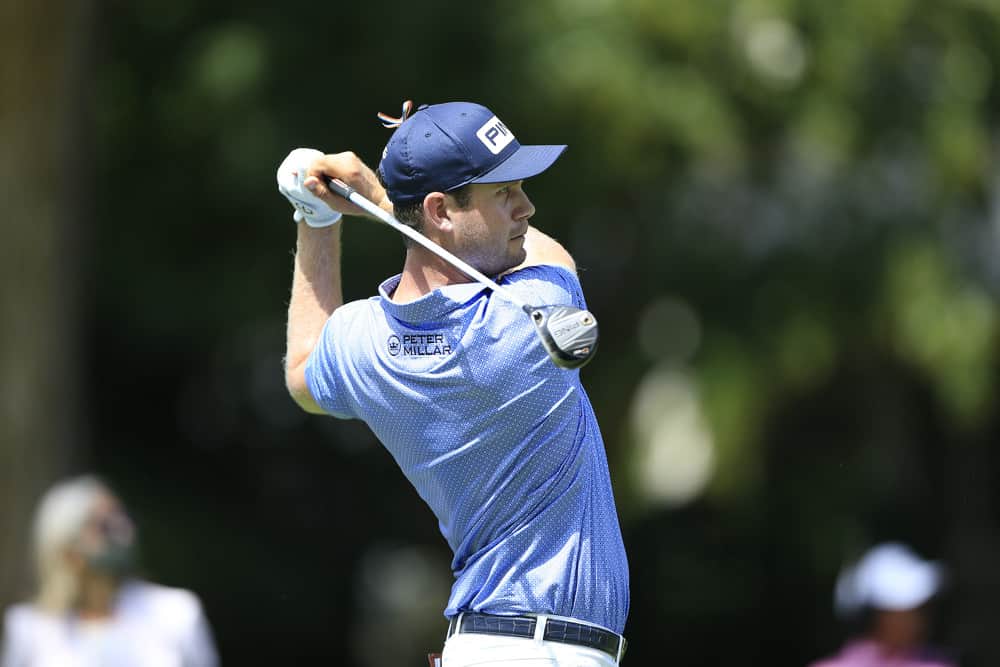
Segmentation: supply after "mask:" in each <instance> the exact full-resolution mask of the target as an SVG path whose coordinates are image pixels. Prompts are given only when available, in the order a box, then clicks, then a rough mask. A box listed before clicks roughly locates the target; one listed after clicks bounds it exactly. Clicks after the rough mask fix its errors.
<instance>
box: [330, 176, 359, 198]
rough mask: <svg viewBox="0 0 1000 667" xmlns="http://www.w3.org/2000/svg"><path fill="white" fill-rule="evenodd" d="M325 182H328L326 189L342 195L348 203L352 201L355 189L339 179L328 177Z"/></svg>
mask: <svg viewBox="0 0 1000 667" xmlns="http://www.w3.org/2000/svg"><path fill="white" fill-rule="evenodd" d="M323 180H324V181H326V187H328V188H330V190H332V191H333V192H334V193H335V194H338V195H340V196H341V197H343V198H344V199H346V200H348V201H350V200H351V193H352V192H354V188H352V187H351V186H350V185H348V184H347V183H344V182H343V181H342V180H340V179H339V178H330V177H326V178H324V179H323Z"/></svg>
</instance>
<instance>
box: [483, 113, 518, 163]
mask: <svg viewBox="0 0 1000 667" xmlns="http://www.w3.org/2000/svg"><path fill="white" fill-rule="evenodd" d="M476 137H478V138H479V140H480V141H481V142H483V145H484V146H486V148H488V149H489V150H490V152H491V153H493V154H494V155H497V154H498V153H499V152H500V151H502V150H503V149H504V148H506V147H507V144H509V143H510V142H512V141H514V133H513V132H511V131H510V130H508V129H507V126H506V125H504V124H503V123H502V122H501V121H500V119H499V118H497V117H496V116H493V118H490V119H489V120H488V121H486V123H485V124H483V126H482V127H481V128H479V129H478V130H476Z"/></svg>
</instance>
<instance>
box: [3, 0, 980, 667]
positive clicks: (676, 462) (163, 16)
mask: <svg viewBox="0 0 1000 667" xmlns="http://www.w3.org/2000/svg"><path fill="white" fill-rule="evenodd" d="M0 38H2V39H0V54H2V55H3V58H2V60H3V62H2V64H0V72H2V77H3V78H2V82H3V85H2V87H0V90H2V93H0V136H2V142H0V183H2V184H3V190H2V192H3V193H4V194H3V197H2V202H0V206H2V208H0V210H2V215H3V217H2V231H3V234H2V239H3V240H2V241H0V297H2V301H0V322H2V326H0V335H2V338H0V411H2V412H0V604H3V605H6V604H8V603H10V602H11V601H13V600H16V599H19V598H21V597H23V596H24V595H25V594H27V593H28V592H30V586H29V583H28V580H27V579H26V577H25V571H26V570H25V567H26V563H25V557H26V553H25V545H26V542H25V540H26V535H27V532H26V531H27V521H28V517H29V516H30V512H31V510H32V507H33V505H34V502H35V501H36V500H37V498H38V496H39V494H40V493H41V491H42V490H43V489H44V488H45V487H46V486H47V485H48V484H49V483H50V482H52V481H53V480H54V479H57V478H59V477H61V476H63V475H66V474H71V473H75V472H80V471H86V470H93V471H96V472H98V473H99V474H101V475H103V476H104V477H105V478H106V479H107V480H108V481H109V483H110V484H111V485H112V486H113V487H114V488H116V489H117V490H118V491H119V493H120V494H121V495H122V497H123V499H124V500H125V502H126V504H127V505H128V506H129V508H130V509H131V511H132V513H133V514H134V515H135V517H136V519H137V521H138V523H139V526H140V537H141V542H142V554H143V561H144V564H145V571H146V573H147V574H148V575H149V576H150V577H151V578H153V579H155V580H157V581H160V582H163V583H167V584H171V585H177V586H183V587H187V588H190V589H192V590H194V591H196V592H197V593H198V594H199V595H200V596H201V598H202V601H203V602H204V605H205V607H206V610H207V613H208V615H209V618H210V620H211V622H212V625H213V628H214V631H215V634H216V639H217V641H218V644H219V648H220V651H221V654H222V657H223V662H224V663H225V664H227V665H250V664H317V663H319V662H320V661H322V662H325V663H331V664H332V663H334V662H335V661H338V660H339V662H337V664H349V665H359V666H372V667H382V666H389V665H393V666H396V665H414V666H416V665H421V664H426V662H425V659H424V657H423V654H425V653H426V652H427V651H429V650H433V649H438V648H440V645H441V642H442V640H443V632H444V629H445V621H444V619H443V618H442V617H441V615H440V610H441V609H442V608H443V606H444V603H445V601H446V598H447V592H448V587H449V582H450V573H449V572H448V569H447V566H448V562H449V553H448V550H447V546H446V545H445V543H444V541H443V540H442V539H441V538H440V536H439V535H438V533H437V527H436V522H435V521H434V519H433V517H432V515H431V514H430V512H429V511H428V510H427V509H426V508H425V507H424V506H423V505H422V504H421V503H420V501H419V498H418V497H417V495H416V494H415V493H414V492H413V490H412V489H411V488H410V487H409V486H408V484H407V483H406V481H405V480H404V479H403V477H402V476H401V475H400V474H399V473H398V471H397V470H396V469H395V466H394V464H393V462H392V459H391V458H390V457H389V456H388V455H387V454H386V453H385V452H384V451H383V450H382V449H381V448H380V446H379V445H378V443H377V442H376V441H375V440H374V439H373V437H372V435H371V434H370V432H369V431H368V430H367V428H366V427H365V426H364V425H363V424H359V423H357V422H338V421H335V420H333V419H329V418H319V417H307V416H306V415H304V414H302V413H299V412H298V411H297V410H296V408H295V407H294V405H293V403H292V402H291V400H290V399H289V398H288V397H287V395H286V394H285V392H284V386H283V378H282V373H281V357H282V354H283V348H284V319H285V307H286V305H287V298H288V290H289V284H290V277H291V266H292V258H291V251H292V249H293V247H294V235H295V231H294V227H293V223H292V221H291V210H290V207H289V206H288V204H287V202H285V201H284V199H283V198H281V197H280V196H279V194H278V193H277V191H276V186H275V180H274V173H275V170H276V168H277V165H278V163H279V162H280V161H281V159H282V158H283V157H284V155H285V154H286V153H287V152H288V151H289V150H290V149H292V148H294V147H297V146H310V147H316V148H320V149H323V150H325V151H328V152H335V151H340V150H348V149H349V150H353V151H355V152H356V153H358V154H359V155H361V156H362V158H364V159H365V160H366V161H367V162H369V164H372V165H374V164H375V163H377V160H378V157H379V155H380V153H381V150H382V147H383V145H384V143H385V142H386V140H387V139H388V136H389V132H388V131H387V130H385V129H383V128H382V127H381V125H380V124H379V123H378V122H377V120H376V117H375V114H376V112H378V111H385V112H388V113H391V114H394V115H395V114H396V113H398V109H399V105H400V104H401V102H402V101H403V100H404V99H413V100H414V101H415V102H417V103H418V104H421V103H434V102H441V101H448V100H455V99H468V100H475V101H479V102H481V103H484V104H486V105H487V106H489V107H491V108H492V109H493V110H494V111H496V112H497V113H498V115H499V116H500V117H501V118H502V119H503V120H504V121H505V123H506V124H507V125H508V126H509V127H511V128H512V129H513V130H514V132H515V133H516V134H517V135H518V138H519V139H520V140H521V141H522V142H524V143H568V144H569V145H570V149H569V151H567V153H566V154H565V155H564V156H563V158H562V159H561V160H560V161H559V163H558V164H557V165H556V168H554V169H552V170H550V171H549V172H547V173H546V174H544V175H543V176H540V177H538V178H537V179H534V180H533V181H531V182H529V183H528V184H527V186H526V190H527V191H528V193H529V194H530V195H531V196H532V198H533V200H534V202H535V204H536V206H537V208H538V213H537V215H536V216H535V219H534V221H535V223H536V224H537V225H538V226H539V227H541V228H542V229H543V230H545V231H547V232H549V233H550V234H552V235H553V236H555V237H557V238H558V239H560V240H562V241H563V242H564V243H565V244H566V246H567V247H568V248H569V249H570V250H571V252H572V253H573V254H574V256H575V257H576V260H577V263H578V265H579V266H580V267H581V269H580V272H581V279H582V282H583V285H584V288H585V291H586V293H587V295H588V300H589V305H590V308H591V309H592V310H593V311H594V312H595V313H596V314H597V316H598V317H599V319H600V322H601V334H602V344H601V345H602V349H601V350H600V353H599V354H598V356H597V358H596V360H595V361H594V362H593V363H592V364H591V365H590V366H588V367H587V368H586V369H584V371H583V374H584V377H585V382H586V384H587V386H588V388H589V392H590V394H591V398H592V399H593V401H594V404H595V408H596V410H597V414H598V418H599V420H600V422H601V424H602V430H603V433H604V436H605V439H606V443H607V448H608V455H609V459H610V462H611V468H612V470H611V472H612V478H613V480H614V483H615V487H616V490H617V495H618V500H619V510H620V512H621V515H622V522H623V530H624V533H625V540H626V546H627V548H628V551H629V556H630V562H631V570H632V595H633V606H632V612H631V616H630V620H629V625H628V627H627V630H626V634H627V635H628V637H629V639H630V641H631V647H630V651H629V657H628V661H627V664H632V665H654V664H665V663H667V662H669V663H670V664H676V665H685V666H698V665H706V666H707V665H720V664H751V665H764V664H767V665H773V666H776V667H781V666H786V665H787V666H789V667H792V666H799V665H804V664H805V663H806V662H808V661H809V660H811V659H815V658H817V657H819V656H820V655H822V654H826V653H829V652H830V651H832V650H833V649H834V648H835V647H836V646H837V645H838V644H839V642H840V641H841V640H842V639H843V637H844V632H845V629H844V627H843V626H842V625H841V624H840V623H838V620H837V619H836V618H835V616H834V614H833V611H832V601H831V598H832V587H833V581H834V578H835V576H836V574H837V571H838V569H839V568H840V566H841V564H842V563H843V562H844V560H845V559H847V558H850V557H852V556H855V555H857V553H858V552H859V551H860V550H861V549H863V548H864V547H866V546H868V545H869V544H871V543H872V542H873V541H875V540H881V539H901V540H905V541H907V542H909V543H910V544H912V545H913V546H914V547H915V548H916V549H917V550H918V551H920V552H921V553H923V554H924V555H926V556H929V557H934V558H940V559H942V560H944V561H945V562H946V563H947V564H948V565H949V566H950V568H951V573H952V577H951V586H950V588H949V590H948V592H947V594H946V595H945V598H944V600H943V601H942V604H941V605H939V607H938V614H937V618H936V623H935V628H936V630H935V638H936V639H937V640H938V641H940V642H942V643H944V644H947V645H949V646H951V647H953V648H955V649H956V650H958V651H959V653H960V655H961V657H962V661H963V665H973V666H976V665H980V666H985V665H997V664H1000V637H998V635H997V633H996V627H997V618H998V616H1000V611H998V600H1000V571H998V568H997V562H998V560H1000V530H998V527H1000V483H998V482H1000V447H998V446H997V445H998V441H1000V419H998V412H997V409H998V407H1000V394H998V381H1000V336H998V330H1000V309H998V301H997V297H998V294H1000V262H998V250H1000V163H998V159H997V158H998V149H1000V143H998V138H1000V134H998V129H1000V113H998V112H1000V86H998V82H1000V77H998V68H1000V4H998V3H997V2H994V1H993V0H949V1H948V2H945V1H944V0H939V1H934V0H877V1H876V2H867V1H864V2H863V1H861V0H843V1H842V2H821V1H819V0H747V1H744V2H731V1H729V2H727V1H723V0H697V1H696V0H687V1H683V0H678V1H673V2H662V1H661V2H655V1H653V0H534V1H532V2H526V1H525V2H481V3H450V2H444V1H443V0H428V1H426V2H419V3H418V2H410V3H400V2H388V3H357V4H354V3H328V4H325V5H324V4H287V3H253V2H251V3H243V4H240V5H232V4H229V3H198V2H194V1H193V0H135V1H133V2H124V1H122V0H107V1H105V2H99V1H97V0H94V1H92V2H78V3H61V2H54V1H53V0H40V1H39V2H35V3H31V4H30V5H29V4H28V3H21V2H19V1H18V0H15V1H14V3H13V4H11V3H5V4H4V6H3V8H2V9H0ZM344 237H345V251H344V255H345V259H344V264H345V268H344V274H345V293H346V294H345V295H346V297H347V298H349V299H354V298H362V297H365V296H368V295H370V294H372V293H374V291H375V288H376V286H377V284H378V283H379V281H381V280H382V279H383V278H385V277H386V276H388V275H391V274H393V273H395V272H397V271H398V269H399V268H400V266H401V263H402V252H403V251H402V243H401V241H400V239H399V238H398V237H397V235H396V234H395V233H393V232H391V231H390V230H387V229H385V228H382V227H379V226H377V225H375V224H373V223H369V222H364V221H358V220H348V221H347V222H346V228H345V232H344Z"/></svg>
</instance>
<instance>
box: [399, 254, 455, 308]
mask: <svg viewBox="0 0 1000 667" xmlns="http://www.w3.org/2000/svg"><path fill="white" fill-rule="evenodd" d="M468 282H473V280H472V278H469V277H468V276H467V275H465V274H464V273H462V272H461V271H459V270H458V269H456V268H455V267H453V266H452V265H451V264H448V263H447V262H445V261H444V260H442V259H441V258H439V257H437V256H435V255H433V254H431V253H430V252H428V251H426V250H424V249H423V248H410V249H409V250H407V252H406V261H405V263H404V264H403V274H402V277H401V278H400V279H399V284H398V285H397V286H396V289H395V291H393V293H392V300H393V301H395V302H396V303H406V302H408V301H414V300H415V299H419V298H420V297H422V296H424V295H425V294H430V293H431V292H433V291H434V290H436V289H437V288H439V287H444V286H445V285H459V284H463V283H468Z"/></svg>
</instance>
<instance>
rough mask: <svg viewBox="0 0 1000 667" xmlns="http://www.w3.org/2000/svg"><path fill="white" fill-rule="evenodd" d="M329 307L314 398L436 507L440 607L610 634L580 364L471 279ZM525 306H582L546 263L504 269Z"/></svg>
mask: <svg viewBox="0 0 1000 667" xmlns="http://www.w3.org/2000/svg"><path fill="white" fill-rule="evenodd" d="M399 278H400V277H399V276H395V277H394V278H390V279H389V280H387V281H385V282H384V283H382V285H381V286H380V288H379V296H376V297H372V298H370V299H367V300H362V301H354V302H351V303H348V304H345V305H343V306H341V307H340V308H338V309H337V310H336V311H334V313H333V315H332V316H331V317H330V319H329V320H328V321H327V323H326V325H325V327H324V329H323V333H322V336H321V338H320V340H319V342H318V344H317V345H316V348H315V350H314V351H313V353H312V355H311V356H310V357H309V360H308V363H307V365H306V382H307V383H308V386H309V390H310V392H311V393H312V395H313V397H314V399H315V400H316V402H317V403H318V404H319V405H320V406H321V407H322V408H323V409H324V410H325V411H327V412H328V413H330V414H332V415H334V416H336V417H341V418H357V419H362V420H364V421H365V422H366V423H367V424H368V425H369V427H371V429H372V431H373V432H374V433H375V435H376V436H377V437H378V438H379V440H380V441H381V442H382V443H383V445H384V446H385V447H386V449H388V451H389V452H390V453H391V454H392V456H393V458H394V459H395V460H396V462H397V463H398V464H399V467H400V468H401V469H402V471H403V473H404V474H405V475H406V477H407V479H409V480H410V482H411V483H412V484H413V486H414V488H416V490H417V492H418V493H419V494H420V496H421V498H423V499H424V501H426V502H427V504H428V505H429V506H430V508H431V510H432V511H433V512H434V514H435V515H436V516H437V519H438V522H439V525H440V529H441V533H442V535H444V538H445V539H446V540H447V541H448V544H449V545H450V546H451V548H452V551H453V552H454V554H455V557H454V560H453V561H452V571H453V572H454V574H455V583H454V586H453V587H452V591H451V597H450V599H449V601H448V607H447V609H446V610H445V615H446V616H452V615H455V614H457V613H458V612H460V611H477V612H483V613H488V614H501V615H509V614H519V613H537V614H552V615H558V616H566V617H571V618H577V619H580V620H584V621H588V622H590V623H596V624H597V625H600V626H603V627H605V628H609V629H611V630H614V631H616V632H619V633H620V632H622V630H623V629H624V626H625V618H626V616H627V614H628V605H629V592H628V563H627V561H626V559H625V549H624V546H623V544H622V537H621V529H620V527H619V525H618V514H617V511H616V509H615V503H614V498H613V496H612V490H611V479H610V476H609V474H608V463H607V458H606V456H605V452H604V442H603V440H602V439H601V433H600V430H599V428H598V426H597V420H596V418H595V417H594V411H593V408H592V407H591V405H590V400H589V399H588V398H587V394H586V392H584V389H583V386H582V385H581V384H580V373H579V371H578V370H572V371H571V370H565V369H562V368H558V367H557V366H555V365H554V364H553V363H552V361H551V360H550V359H549V357H548V355H547V354H546V352H545V350H544V348H543V347H542V344H541V342H540V341H539V340H538V337H537V334H536V333H535V327H534V325H533V324H532V322H531V320H530V318H528V316H527V315H526V314H525V313H524V311H522V310H521V309H520V308H519V307H517V306H515V305H512V304H510V303H509V302H507V301H505V300H504V299H503V297H501V296H494V295H493V293H492V292H491V291H490V290H489V289H487V288H484V287H482V286H481V285H479V284H478V283H466V284H460V285H448V286H445V287H442V288H440V289H437V290H435V291H433V292H431V293H430V294H427V295H425V296H423V297H421V298H419V299H417V300H416V301H411V302H409V303H393V302H392V301H391V300H390V299H389V295H390V294H392V292H393V291H394V290H395V288H396V286H397V285H398V284H399ZM501 283H502V284H505V285H507V286H508V287H509V288H510V289H512V290H513V291H514V292H516V293H517V294H518V295H519V296H520V297H521V298H522V299H524V300H525V301H526V302H528V303H533V304H573V305H575V306H577V307H579V308H586V304H585V303H584V299H583V293H582V291H581V289H580V283H579V281H578V280H577V277H576V275H574V274H573V273H572V272H570V271H568V270H566V269H563V268H560V267H556V266H534V267H529V268H525V269H521V270H519V271H515V272H513V273H511V274H508V275H507V276H504V278H503V279H502V280H501Z"/></svg>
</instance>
